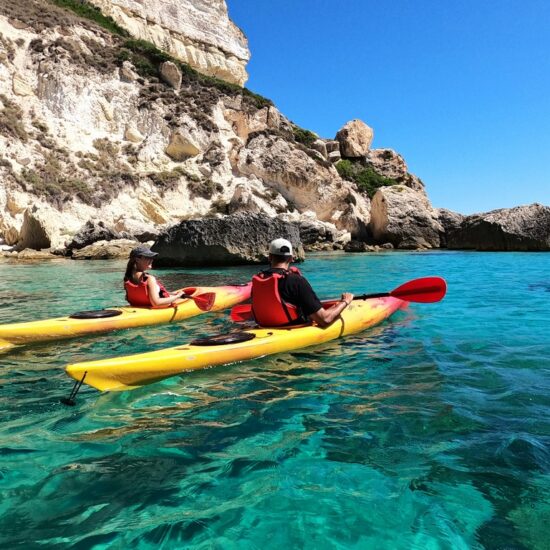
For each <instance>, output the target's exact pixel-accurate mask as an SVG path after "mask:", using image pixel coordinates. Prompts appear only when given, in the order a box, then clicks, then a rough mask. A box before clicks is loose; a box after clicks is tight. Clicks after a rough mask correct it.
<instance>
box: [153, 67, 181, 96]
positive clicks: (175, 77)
mask: <svg viewBox="0 0 550 550" xmlns="http://www.w3.org/2000/svg"><path fill="white" fill-rule="evenodd" d="M159 72H160V77H161V78H162V80H164V82H166V84H168V85H169V86H172V88H174V89H175V90H179V89H180V87H181V80H182V75H181V71H180V70H179V68H178V66H177V65H176V64H175V63H173V62H172V61H165V62H164V63H161V64H160V69H159Z"/></svg>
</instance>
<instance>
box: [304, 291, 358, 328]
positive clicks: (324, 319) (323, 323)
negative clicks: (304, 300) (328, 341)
mask: <svg viewBox="0 0 550 550" xmlns="http://www.w3.org/2000/svg"><path fill="white" fill-rule="evenodd" d="M352 300H353V294H351V293H350V292H344V294H342V299H341V300H340V301H339V302H336V303H335V304H333V305H332V306H330V307H329V308H328V309H325V308H323V307H322V308H321V309H319V310H317V311H316V312H315V313H312V314H311V315H310V316H309V317H310V318H311V320H313V321H315V322H316V323H317V324H318V325H319V326H320V327H323V328H324V327H328V326H329V325H330V324H331V323H333V322H334V320H335V319H337V318H338V317H339V316H340V313H342V311H344V309H346V308H347V307H348V306H349V305H350V304H351V302H352Z"/></svg>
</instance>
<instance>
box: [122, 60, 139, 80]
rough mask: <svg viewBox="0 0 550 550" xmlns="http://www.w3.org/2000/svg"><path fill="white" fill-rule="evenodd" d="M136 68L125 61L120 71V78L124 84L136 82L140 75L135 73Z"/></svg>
mask: <svg viewBox="0 0 550 550" xmlns="http://www.w3.org/2000/svg"><path fill="white" fill-rule="evenodd" d="M134 69H135V67H134V66H133V65H132V64H131V63H130V62H129V61H123V63H122V67H120V69H119V76H120V80H122V82H135V81H136V80H137V79H138V78H139V75H138V74H137V73H136V72H135V71H134Z"/></svg>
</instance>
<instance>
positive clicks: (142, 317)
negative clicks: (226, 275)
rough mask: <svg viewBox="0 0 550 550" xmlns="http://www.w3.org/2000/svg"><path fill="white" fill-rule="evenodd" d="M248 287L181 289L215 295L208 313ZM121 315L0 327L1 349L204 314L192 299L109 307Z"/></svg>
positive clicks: (236, 298)
mask: <svg viewBox="0 0 550 550" xmlns="http://www.w3.org/2000/svg"><path fill="white" fill-rule="evenodd" d="M250 289H251V284H246V285H228V286H219V287H187V288H184V289H182V291H184V292H185V293H186V294H189V295H190V296H199V295H201V294H205V293H210V292H213V293H215V295H216V296H215V299H214V303H213V305H212V308H211V309H210V311H220V310H222V309H226V308H229V307H231V306H233V305H235V304H238V303H240V302H243V301H245V300H247V299H248V298H249V297H250ZM109 310H113V311H117V312H120V314H117V315H116V316H114V317H104V318H94V319H75V318H72V317H57V318H54V319H45V320H42V321H29V322H23V323H11V324H6V325H0V350H2V349H5V348H7V347H11V346H13V345H17V344H26V343H30V342H46V341H51V340H61V339H65V338H74V337H77V336H85V335H90V334H98V333H103V332H109V331H113V330H119V329H125V328H135V327H141V326H147V325H156V324H163V323H173V322H176V321H181V320H183V319H188V318H190V317H194V316H195V315H199V314H201V313H203V311H202V310H201V309H199V307H198V306H197V305H196V304H195V301H194V300H193V299H192V298H185V299H183V300H181V301H178V302H176V303H175V304H174V305H171V306H169V307H164V308H147V307H132V306H121V307H113V308H109Z"/></svg>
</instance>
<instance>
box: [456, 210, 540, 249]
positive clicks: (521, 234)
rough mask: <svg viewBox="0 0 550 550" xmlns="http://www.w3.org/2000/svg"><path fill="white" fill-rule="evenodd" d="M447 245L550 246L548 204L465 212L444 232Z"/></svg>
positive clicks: (460, 246)
mask: <svg viewBox="0 0 550 550" xmlns="http://www.w3.org/2000/svg"><path fill="white" fill-rule="evenodd" d="M447 247H448V248H452V249H461V250H463V249H473V250H533V251H542V250H550V207H549V206H544V205H542V204H537V203H534V204H530V205H528V206H516V207H515V208H502V209H499V210H492V211H491V212H487V213H484V214H474V215H472V216H466V217H465V218H464V220H463V221H462V223H461V224H460V226H459V227H458V228H457V229H453V230H451V231H449V232H448V234H447Z"/></svg>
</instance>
